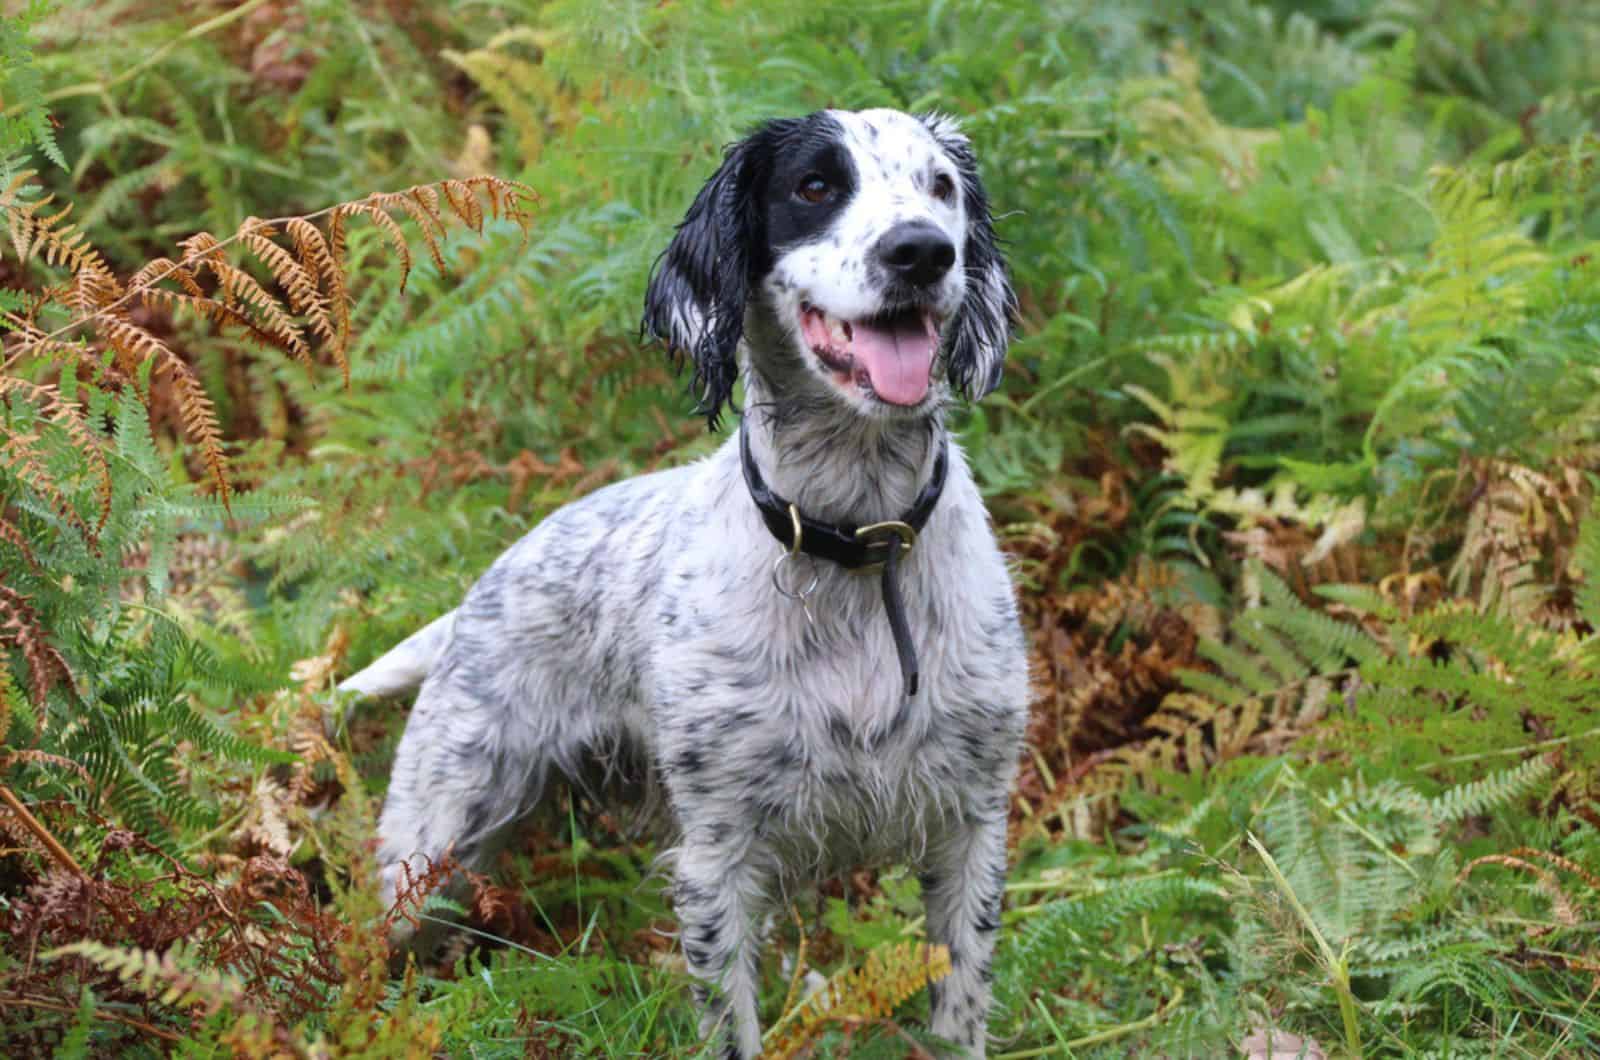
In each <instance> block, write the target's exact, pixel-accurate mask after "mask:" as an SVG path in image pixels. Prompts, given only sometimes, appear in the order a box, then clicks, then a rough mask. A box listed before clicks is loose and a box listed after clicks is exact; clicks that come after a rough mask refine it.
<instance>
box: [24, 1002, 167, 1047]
mask: <svg viewBox="0 0 1600 1060" xmlns="http://www.w3.org/2000/svg"><path fill="white" fill-rule="evenodd" d="M0 1003H4V1004H7V1005H26V1006H27V1007H29V1008H42V1009H48V1010H49V1011H51V1012H66V1013H69V1014H70V1013H75V1012H77V1011H78V1009H77V1006H75V1005H63V1004H62V1003H61V1002H59V1001H48V1000H46V999H45V998H42V997H24V996H22V995H20V994H4V995H0ZM94 1018H95V1019H100V1020H107V1021H109V1022H111V1023H120V1024H122V1025H123V1026H125V1027H132V1028H133V1029H134V1030H136V1031H143V1032H144V1033H145V1034H151V1035H154V1036H155V1037H157V1038H160V1039H162V1040H163V1041H168V1042H179V1041H182V1040H183V1036H182V1035H180V1034H175V1033H174V1032H172V1031H169V1030H167V1029H166V1028H165V1027H157V1026H156V1025H155V1024H153V1023H146V1022H145V1021H144V1020H136V1019H134V1018H133V1017H132V1016H124V1015H122V1014H121V1013H120V1012H107V1011H105V1010H104V1009H101V1008H96V1009H95V1010H94Z"/></svg>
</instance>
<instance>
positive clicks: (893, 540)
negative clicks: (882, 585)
mask: <svg viewBox="0 0 1600 1060" xmlns="http://www.w3.org/2000/svg"><path fill="white" fill-rule="evenodd" d="M856 540H857V541H861V542H863V543H864V544H865V545H866V546H867V547H868V548H871V549H882V550H883V551H885V552H887V551H888V550H889V549H899V551H900V557H901V558H904V557H905V555H906V553H908V552H910V551H911V546H912V545H915V544H916V543H917V531H916V528H915V527H913V526H912V525H911V524H910V523H903V522H900V521H899V520H898V519H891V520H889V521H888V522H884V523H869V524H868V525H866V526H863V527H861V528H860V529H858V530H857V531H856ZM884 562H885V560H884V559H879V560H875V561H872V562H869V563H863V564H862V565H861V566H859V567H852V568H850V573H851V574H878V573H880V572H881V571H882V570H883V564H884Z"/></svg>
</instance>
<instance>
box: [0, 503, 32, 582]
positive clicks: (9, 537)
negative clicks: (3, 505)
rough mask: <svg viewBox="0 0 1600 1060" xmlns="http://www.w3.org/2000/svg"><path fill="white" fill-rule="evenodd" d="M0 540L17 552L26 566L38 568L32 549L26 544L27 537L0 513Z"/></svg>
mask: <svg viewBox="0 0 1600 1060" xmlns="http://www.w3.org/2000/svg"><path fill="white" fill-rule="evenodd" d="M0 541H4V542H5V543H6V544H8V545H10V546H11V547H12V548H14V549H16V550H17V551H18V552H20V553H22V558H23V559H24V560H26V561H27V563H28V566H30V567H32V568H33V569H34V570H38V569H39V561H38V560H37V559H36V558H34V555H33V549H32V548H31V547H30V546H29V545H28V539H27V538H26V537H24V536H23V534H22V531H21V530H18V529H17V527H16V524H14V523H11V522H9V521H7V519H6V517H5V515H4V514H3V513H0Z"/></svg>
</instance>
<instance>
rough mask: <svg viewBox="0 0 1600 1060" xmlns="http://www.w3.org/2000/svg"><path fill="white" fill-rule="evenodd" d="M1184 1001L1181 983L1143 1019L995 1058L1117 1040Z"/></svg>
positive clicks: (1023, 1058)
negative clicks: (1159, 1005)
mask: <svg viewBox="0 0 1600 1060" xmlns="http://www.w3.org/2000/svg"><path fill="white" fill-rule="evenodd" d="M1182 1002H1183V987H1182V986H1181V985H1180V986H1177V987H1175V988H1174V989H1173V993H1172V996H1171V997H1170V998H1168V999H1167V1003H1166V1004H1164V1005H1162V1006H1161V1007H1160V1008H1158V1009H1156V1010H1155V1011H1154V1012H1152V1013H1150V1015H1148V1016H1145V1017H1144V1018H1143V1019H1137V1020H1134V1021H1133V1022H1132V1023H1121V1024H1118V1025H1117V1026H1115V1027H1107V1028H1106V1029H1105V1030H1103V1031H1096V1032H1095V1033H1093V1034H1086V1035H1084V1036H1083V1037H1081V1038H1073V1039H1072V1040H1070V1041H1065V1042H1058V1043H1057V1044H1055V1045H1042V1046H1039V1047H1038V1048H1036V1049H1019V1050H1017V1051H1016V1052H1012V1053H996V1054H995V1055H994V1057H993V1060H1032V1058H1034V1057H1038V1056H1050V1055H1051V1054H1053V1053H1059V1052H1062V1051H1065V1050H1067V1049H1082V1048H1084V1047H1085V1046H1090V1045H1101V1044H1103V1043H1105V1042H1110V1041H1115V1040H1116V1039H1118V1038H1121V1037H1124V1036H1126V1035H1129V1034H1133V1033H1135V1032H1137V1031H1142V1030H1144V1029H1145V1028H1146V1027H1153V1026H1155V1025H1156V1024H1157V1023H1160V1022H1161V1021H1162V1020H1164V1019H1166V1018H1167V1017H1168V1016H1170V1015H1172V1012H1173V1010H1174V1009H1176V1008H1177V1007H1178V1005H1179V1004H1181V1003H1182Z"/></svg>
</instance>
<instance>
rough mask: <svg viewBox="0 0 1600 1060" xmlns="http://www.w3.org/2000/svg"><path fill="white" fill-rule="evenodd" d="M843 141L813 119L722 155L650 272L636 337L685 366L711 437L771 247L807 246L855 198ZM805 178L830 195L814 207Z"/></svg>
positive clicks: (821, 118) (823, 118)
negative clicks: (658, 343)
mask: <svg viewBox="0 0 1600 1060" xmlns="http://www.w3.org/2000/svg"><path fill="white" fill-rule="evenodd" d="M842 135H843V130H841V129H840V128H839V124H838V122H836V121H835V120H834V119H833V118H831V117H829V116H828V115H827V114H826V113H823V112H820V111H819V112H817V113H815V114H811V115H808V116H807V117H804V118H785V119H780V120H777V121H770V122H767V123H766V124H764V125H762V126H760V127H759V128H757V129H756V131H755V132H753V133H751V134H750V135H749V136H747V137H745V139H743V140H741V141H740V142H738V143H736V144H734V145H732V146H731V147H729V148H728V150H727V153H726V154H725V156H724V158H723V162H722V166H721V167H720V168H719V169H718V170H717V172H716V173H714V174H713V175H712V177H711V179H710V180H708V181H706V184H705V187H703V188H701V189H700V193H699V194H698V195H696V196H695V200H694V203H693V204H692V205H691V206H690V207H689V212H688V213H687V214H685V215H684V218H683V221H682V223H681V224H679V225H678V231H677V233H676V234H675V235H674V236H673V237H672V242H671V243H670V244H668V246H667V249H666V250H665V251H664V252H663V253H662V255H661V257H660V258H658V259H657V260H656V264H655V268H654V269H653V270H651V276H650V285H649V288H648V290H647V291H646V292H645V307H644V320H643V322H642V324H641V330H642V331H643V332H644V333H645V334H646V335H649V336H652V337H654V338H657V339H660V340H662V341H663V342H665V343H666V345H667V349H668V350H669V351H670V352H671V353H672V354H673V355H674V356H677V357H683V356H687V357H688V359H689V361H690V362H691V363H692V365H693V366H694V380H693V382H692V384H691V385H692V387H693V389H694V392H695V393H696V394H697V395H698V397H699V408H698V411H700V412H701V413H703V414H705V416H706V421H707V423H708V424H709V425H710V426H711V427H712V428H715V427H716V425H717V421H718V418H719V413H720V412H721V410H722V406H723V404H725V403H726V402H727V401H728V399H729V397H730V396H731V395H732V394H733V384H734V381H735V379H737V378H738V374H739V366H738V360H737V357H736V352H737V350H738V348H739V338H740V336H741V335H742V334H743V333H744V311H745V305H746V302H747V300H748V298H749V292H750V291H751V290H752V288H753V286H754V285H756V284H758V283H759V282H760V280H761V278H762V277H763V276H765V275H766V274H767V272H768V271H770V270H771V268H772V263H773V261H774V260H775V258H776V252H775V248H776V247H778V246H782V245H792V244H793V243H795V242H803V241H805V240H807V239H810V238H815V237H816V236H817V235H818V234H819V233H821V232H822V231H824V230H825V229H826V228H827V227H828V225H829V224H830V223H831V221H832V219H833V217H834V216H836V215H837V214H838V212H839V211H840V210H842V209H843V208H844V206H845V204H846V203H848V202H849V199H850V195H851V193H852V192H853V191H854V183H855V172H854V167H853V166H852V164H851V162H850V156H849V152H848V151H847V150H846V149H845V147H844V145H843V143H842ZM812 174H815V175H817V176H818V177H820V178H822V179H823V180H824V181H825V182H827V183H828V184H829V187H830V193H829V195H828V196H827V197H826V198H824V199H823V200H822V201H820V202H808V201H806V200H805V199H804V198H802V197H801V196H800V194H799V190H800V184H801V183H802V182H803V181H804V180H805V178H807V177H808V176H810V175H812ZM780 241H782V242H780Z"/></svg>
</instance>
